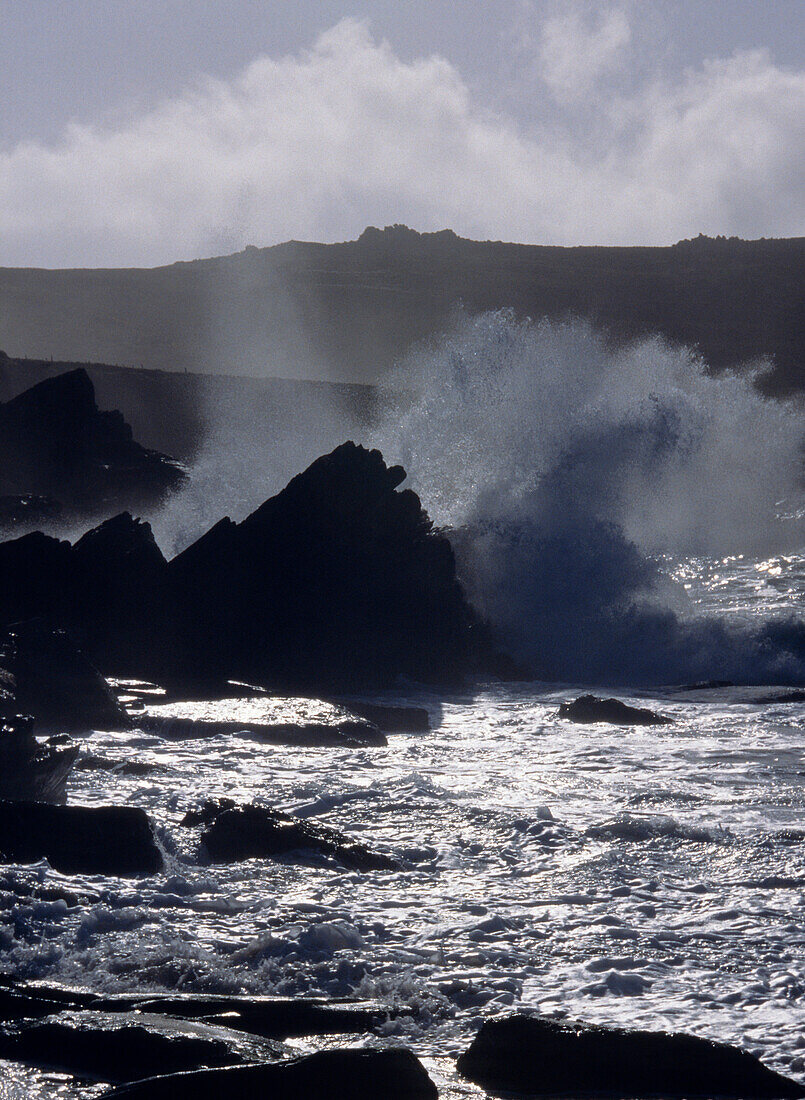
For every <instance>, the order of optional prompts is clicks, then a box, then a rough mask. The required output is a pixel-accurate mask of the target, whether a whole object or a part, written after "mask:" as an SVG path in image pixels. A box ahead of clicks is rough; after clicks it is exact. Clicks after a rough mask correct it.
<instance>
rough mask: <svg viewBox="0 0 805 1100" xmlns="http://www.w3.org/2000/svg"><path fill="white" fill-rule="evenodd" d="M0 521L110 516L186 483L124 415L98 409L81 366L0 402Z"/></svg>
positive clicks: (148, 502) (146, 503)
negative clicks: (147, 446) (134, 432)
mask: <svg viewBox="0 0 805 1100" xmlns="http://www.w3.org/2000/svg"><path fill="white" fill-rule="evenodd" d="M0 456H2V467H1V468H0V522H3V521H5V523H6V525H7V526H14V525H16V524H22V523H27V522H29V521H33V522H38V521H39V522H41V521H42V520H43V519H44V518H49V519H53V520H57V519H65V520H66V519H70V518H74V517H92V516H102V515H109V514H110V513H113V512H116V511H118V510H119V509H120V508H123V507H134V508H142V507H147V506H149V505H152V504H154V503H156V502H158V501H159V500H161V499H162V498H163V497H164V496H165V495H166V494H167V493H168V492H170V491H171V490H173V489H176V488H177V487H178V486H179V485H181V484H182V482H183V481H184V480H185V475H184V473H183V471H182V470H181V468H180V467H179V466H178V465H176V463H174V462H172V461H171V460H170V459H168V458H167V457H166V456H165V455H162V454H159V453H158V452H156V451H149V450H146V449H145V448H144V447H141V446H140V445H139V443H136V442H135V441H134V440H133V439H132V433H131V428H130V427H129V426H128V424H127V423H126V422H125V420H124V419H123V416H122V414H121V413H119V412H100V411H99V410H98V406H97V405H96V404H95V391H94V389H93V386H92V382H91V381H90V378H89V375H88V374H87V372H86V371H85V370H83V369H79V370H73V371H70V372H69V373H67V374H63V375H60V376H58V377H56V378H51V379H47V380H46V381H43V382H40V383H39V384H38V385H35V386H33V387H32V388H31V389H29V390H26V391H25V392H24V393H21V394H19V395H18V396H17V397H15V398H13V399H12V400H11V401H8V402H6V403H5V404H4V405H0Z"/></svg>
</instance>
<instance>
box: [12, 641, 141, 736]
mask: <svg viewBox="0 0 805 1100" xmlns="http://www.w3.org/2000/svg"><path fill="white" fill-rule="evenodd" d="M0 669H2V670H4V671H5V672H6V673H7V674H8V675H10V676H11V677H12V679H13V683H14V689H13V692H12V694H11V697H10V698H9V699H7V700H6V701H5V704H4V705H5V707H6V708H7V709H8V710H9V711H10V712H11V713H13V714H15V715H30V717H32V718H33V729H34V732H37V733H40V732H55V733H61V732H64V731H70V732H76V731H82V732H83V731H86V730H91V729H102V730H120V729H126V728H127V727H128V726H129V725H130V723H129V720H128V717H127V715H126V714H125V712H124V710H123V708H122V707H121V706H120V704H119V703H118V701H117V698H116V697H115V695H114V692H113V691H112V689H111V688H110V687H109V685H108V684H107V682H106V680H104V678H103V676H101V674H100V673H99V672H98V670H97V669H96V668H95V667H94V666H93V665H92V664H91V663H90V662H89V661H88V660H87V659H86V657H84V655H83V654H82V653H81V652H80V651H79V650H78V649H76V647H75V646H74V645H73V644H72V642H71V641H70V639H69V638H68V637H67V635H66V634H65V632H64V631H62V630H54V629H52V628H51V627H49V626H48V625H47V624H46V623H45V622H44V620H42V619H30V620H28V621H27V622H24V623H17V624H15V625H14V626H12V627H11V629H10V630H9V631H8V633H7V635H6V638H5V640H4V642H3V643H2V645H0Z"/></svg>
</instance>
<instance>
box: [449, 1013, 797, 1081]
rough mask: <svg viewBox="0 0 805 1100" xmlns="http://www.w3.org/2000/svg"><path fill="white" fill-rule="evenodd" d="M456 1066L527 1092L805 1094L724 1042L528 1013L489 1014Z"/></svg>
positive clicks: (471, 1076) (474, 1077)
mask: <svg viewBox="0 0 805 1100" xmlns="http://www.w3.org/2000/svg"><path fill="white" fill-rule="evenodd" d="M458 1070H459V1072H460V1073H461V1074H462V1075H463V1076H464V1077H467V1078H469V1079H470V1080H471V1081H474V1082H475V1083H476V1084H479V1085H481V1086H482V1087H483V1088H486V1089H490V1090H494V1091H496V1092H498V1091H501V1092H502V1091H506V1092H514V1093H518V1094H519V1093H526V1094H528V1095H529V1096H584V1097H587V1096H590V1095H596V1096H612V1097H623V1098H627V1097H630V1098H631V1097H635V1098H637V1097H646V1096H654V1097H735V1098H741V1100H750V1098H754V1097H768V1098H770V1100H771V1098H778V1100H779V1098H784V1097H798V1096H803V1095H805V1087H803V1086H802V1085H800V1084H798V1083H797V1082H796V1081H792V1080H790V1079H788V1078H786V1077H781V1076H780V1074H778V1073H774V1072H773V1071H772V1070H770V1069H768V1068H767V1067H766V1066H764V1065H763V1064H762V1063H761V1062H759V1061H758V1060H757V1058H755V1057H754V1056H753V1055H751V1054H749V1053H747V1052H746V1051H743V1050H738V1049H737V1048H735V1047H730V1046H727V1045H725V1044H723V1043H713V1042H710V1041H709V1040H707V1039H699V1038H695V1037H694V1036H692V1035H681V1034H668V1033H666V1032H651V1031H625V1030H621V1029H619V1028H610V1027H596V1026H587V1025H584V1024H572V1023H566V1022H558V1021H556V1020H547V1019H540V1018H537V1017H528V1016H510V1017H508V1018H506V1019H499V1020H488V1021H486V1022H485V1023H484V1024H483V1026H482V1027H481V1030H480V1031H479V1032H478V1034H477V1036H476V1037H475V1039H474V1040H473V1042H472V1045H471V1046H470V1048H469V1050H468V1051H467V1052H466V1053H465V1054H462V1055H461V1057H460V1058H459V1059H458Z"/></svg>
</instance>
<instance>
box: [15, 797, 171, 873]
mask: <svg viewBox="0 0 805 1100" xmlns="http://www.w3.org/2000/svg"><path fill="white" fill-rule="evenodd" d="M0 858H2V860H3V862H5V863H34V862H36V861H37V860H40V859H46V860H47V861H48V863H50V865H51V867H53V868H54V869H55V870H56V871H61V872H62V873H63V874H66V875H73V874H86V875H138V874H153V873H154V872H155V871H158V870H159V869H160V868H161V867H162V856H161V853H160V851H159V848H158V847H157V845H156V843H155V842H154V837H153V834H152V832H151V825H150V822H149V820H148V815H147V814H146V813H145V811H144V810H140V809H138V808H137V807H135V806H97V807H89V806H50V805H46V804H45V803H40V802H10V801H0Z"/></svg>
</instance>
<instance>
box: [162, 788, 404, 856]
mask: <svg viewBox="0 0 805 1100" xmlns="http://www.w3.org/2000/svg"><path fill="white" fill-rule="evenodd" d="M182 823H183V824H184V825H206V828H205V829H204V832H203V833H202V834H201V839H202V841H203V843H204V846H205V847H206V849H207V851H208V852H209V855H210V859H211V860H212V861H213V862H214V863H229V862H233V861H238V860H244V859H265V858H270V857H272V856H279V855H285V854H287V853H288V852H297V851H298V852H313V853H315V854H316V855H319V856H327V857H329V858H330V859H334V860H336V861H337V862H338V863H341V864H343V866H345V867H350V868H353V869H354V870H356V871H394V870H399V866H400V865H399V864H398V863H397V861H396V860H394V859H392V858H391V857H390V856H387V855H384V854H383V853H382V852H375V851H373V850H372V849H371V848H368V847H367V846H366V845H365V844H361V842H360V841H358V840H353V839H352V838H351V837H348V836H346V834H344V833H341V832H339V831H338V830H337V829H331V828H329V827H328V826H326V825H319V824H317V823H314V822H311V821H305V820H303V819H302V818H299V817H292V816H291V815H290V814H285V813H282V812H281V811H280V810H271V809H269V808H268V807H265V806H254V805H248V806H236V805H234V804H233V803H231V802H230V800H229V799H220V800H218V799H215V800H211V801H209V802H207V803H205V804H204V805H203V806H202V807H200V809H198V810H191V811H190V812H189V813H188V814H187V815H186V816H185V818H184V819H183V822H182Z"/></svg>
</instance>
